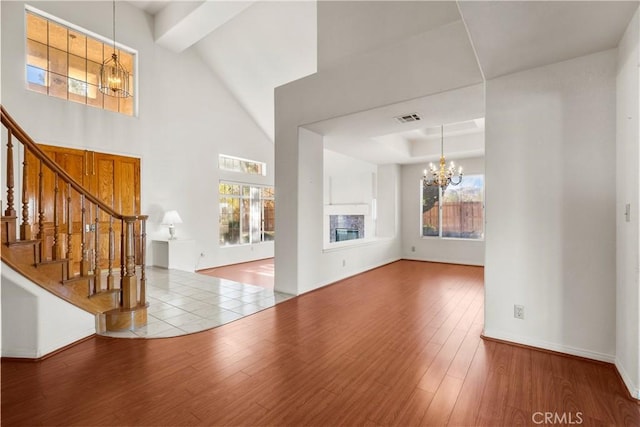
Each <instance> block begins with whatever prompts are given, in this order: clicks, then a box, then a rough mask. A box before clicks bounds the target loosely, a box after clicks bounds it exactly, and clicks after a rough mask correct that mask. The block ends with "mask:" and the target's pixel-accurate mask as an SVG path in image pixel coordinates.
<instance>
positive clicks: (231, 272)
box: [198, 258, 275, 290]
mask: <svg viewBox="0 0 640 427" xmlns="http://www.w3.org/2000/svg"><path fill="white" fill-rule="evenodd" d="M198 273H200V274H206V275H207V276H212V277H219V278H222V279H227V280H233V281H234V282H240V283H244V284H247V285H254V286H261V287H263V288H265V289H271V290H273V284H274V274H275V270H274V267H273V258H267V259H261V260H258V261H251V262H243V263H240V264H232V265H225V266H223V267H215V268H208V269H206V270H200V271H198Z"/></svg>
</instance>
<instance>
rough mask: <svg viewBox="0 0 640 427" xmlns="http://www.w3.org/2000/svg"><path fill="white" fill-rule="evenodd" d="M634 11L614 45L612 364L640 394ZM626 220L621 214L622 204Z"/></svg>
mask: <svg viewBox="0 0 640 427" xmlns="http://www.w3.org/2000/svg"><path fill="white" fill-rule="evenodd" d="M638 15H639V12H638V11H637V10H636V13H635V15H634V17H633V19H632V20H631V22H630V23H629V27H628V28H627V31H626V33H625V35H624V37H623V39H622V40H621V42H620V45H619V46H618V76H617V95H618V96H617V105H616V111H617V137H616V141H617V144H616V153H617V156H616V170H617V177H616V189H617V193H616V239H617V242H616V243H617V244H616V261H617V265H616V267H617V268H616V271H617V284H616V289H617V292H616V338H617V339H616V366H617V368H618V371H619V372H620V375H621V376H622V378H623V379H624V381H625V383H626V385H627V387H628V388H629V391H630V392H631V393H632V395H633V396H634V397H636V398H640V367H639V364H640V337H639V334H640V331H639V328H640V317H639V315H638V312H639V310H640V304H639V299H640V292H639V286H640V284H639V283H638V279H639V276H640V264H639V262H640V253H639V250H638V249H639V248H640V238H639V236H638V224H639V223H640V215H639V214H640V211H639V210H638V209H640V206H639V204H638V193H639V191H640V185H639V176H638V174H639V170H640V168H639V157H640V150H639V148H638V144H639V141H640V119H639V115H640V108H639V106H638V104H639V103H640V84H639V83H640V82H639V81H640V73H639V72H638V66H639V65H640V52H639V50H640V18H639V16H638ZM627 204H629V205H630V207H631V220H630V222H627V221H626V220H625V205H627Z"/></svg>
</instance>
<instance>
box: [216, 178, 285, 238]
mask: <svg viewBox="0 0 640 427" xmlns="http://www.w3.org/2000/svg"><path fill="white" fill-rule="evenodd" d="M218 188H219V190H218V192H219V197H220V199H219V200H220V220H219V230H220V246H228V245H242V244H250V243H259V242H267V241H270V240H273V239H274V237H275V194H274V190H273V187H261V186H256V185H251V184H237V183H231V182H222V181H221V182H220V184H219V186H218Z"/></svg>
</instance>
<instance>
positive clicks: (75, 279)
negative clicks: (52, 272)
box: [62, 274, 96, 285]
mask: <svg viewBox="0 0 640 427" xmlns="http://www.w3.org/2000/svg"><path fill="white" fill-rule="evenodd" d="M95 278H96V276H95V275H94V274H87V275H86V276H73V277H69V278H68V279H65V280H63V281H62V284H63V285H72V284H74V283H82V282H84V281H85V280H94V279H95Z"/></svg>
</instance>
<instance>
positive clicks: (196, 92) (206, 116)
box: [0, 1, 274, 268]
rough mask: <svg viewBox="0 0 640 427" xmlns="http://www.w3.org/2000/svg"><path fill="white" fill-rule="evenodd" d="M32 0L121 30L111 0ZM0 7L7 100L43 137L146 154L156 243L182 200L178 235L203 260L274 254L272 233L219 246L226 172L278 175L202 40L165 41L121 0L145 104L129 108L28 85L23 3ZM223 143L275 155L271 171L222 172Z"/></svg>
mask: <svg viewBox="0 0 640 427" xmlns="http://www.w3.org/2000/svg"><path fill="white" fill-rule="evenodd" d="M29 4H30V5H32V6H34V7H36V8H38V9H40V10H43V11H45V12H47V13H50V14H52V15H54V16H57V17H59V18H62V19H64V20H66V21H69V22H72V23H74V24H76V25H79V26H81V27H83V28H86V29H88V30H90V31H93V32H95V33H98V34H102V35H105V36H108V35H109V34H111V32H112V21H111V19H104V17H105V16H109V17H110V16H111V7H112V4H111V2H94V1H90V2H58V1H51V2H33V3H29ZM0 7H1V8H2V26H1V27H2V30H1V31H2V90H3V94H2V102H3V105H4V106H5V107H6V108H7V110H8V112H9V114H11V115H12V116H13V117H14V118H15V119H16V120H17V121H18V123H19V124H20V125H21V126H22V127H23V128H24V129H25V130H26V131H27V133H29V135H31V136H32V137H33V138H34V139H35V140H36V141H38V142H42V143H47V144H51V145H59V146H69V147H75V148H87V149H90V150H97V151H105V152H110V153H117V154H123V155H129V156H134V157H140V158H141V159H142V161H141V169H142V171H141V173H142V177H141V181H142V184H141V192H142V209H141V211H142V213H143V214H148V215H149V223H148V227H147V231H148V233H149V236H148V241H149V245H150V244H151V240H152V239H153V238H154V237H156V238H164V237H165V236H166V235H167V228H166V226H161V225H160V224H159V223H160V221H161V219H162V215H163V212H164V211H166V210H170V209H176V210H178V212H179V213H180V215H181V217H182V220H183V221H184V223H183V224H180V225H178V226H177V227H176V231H177V235H178V236H179V237H182V238H191V239H194V240H195V242H196V253H195V255H194V260H193V262H194V265H196V266H197V268H206V267H213V266H218V265H223V264H229V263H232V262H240V261H247V260H251V259H258V258H265V257H270V256H273V243H265V244H258V245H247V246H242V247H237V248H232V249H229V248H220V247H219V246H218V238H219V236H218V197H217V185H218V181H219V179H229V180H234V181H247V182H251V183H259V184H265V185H273V177H274V172H273V171H274V168H273V145H272V143H271V142H270V141H269V139H268V138H267V137H266V136H265V134H264V132H262V130H261V129H260V128H259V127H258V126H257V125H256V124H255V122H254V121H253V120H252V119H250V117H249V116H248V114H247V113H246V111H245V110H244V109H243V108H242V107H241V106H240V105H239V104H238V103H237V102H236V100H235V99H234V98H233V96H232V95H231V94H230V93H229V92H228V90H227V89H226V88H225V86H224V85H223V84H222V83H221V82H220V81H219V80H218V79H217V78H216V77H215V75H213V74H212V73H211V71H210V70H209V69H208V67H207V66H206V64H205V63H204V62H203V61H202V60H201V59H200V57H199V56H198V55H197V53H196V52H195V50H193V49H188V50H186V51H184V52H183V53H181V54H175V53H172V52H170V51H168V50H166V49H164V48H162V47H159V46H158V45H156V44H155V43H154V40H153V28H152V27H153V25H152V21H153V20H152V18H151V17H150V16H148V15H147V14H145V13H144V12H143V11H141V10H139V9H138V8H136V7H133V6H131V5H130V4H129V3H127V2H118V5H117V16H118V17H117V22H116V25H117V41H118V42H120V43H122V44H124V45H126V46H129V47H131V48H134V49H136V50H137V51H138V71H139V73H138V80H139V85H138V95H139V100H138V102H139V114H138V116H137V117H127V116H124V115H121V114H116V113H111V112H107V111H103V110H99V109H95V108H92V107H88V106H85V105H80V104H76V103H72V102H67V101H63V100H59V99H55V98H52V97H47V96H44V95H41V94H38V93H35V92H30V91H28V90H27V89H25V77H24V76H25V71H24V58H25V52H24V49H25V43H23V42H22V41H21V40H23V39H24V34H25V30H24V3H23V2H18V1H16V2H2V3H1V5H0ZM220 153H222V154H227V155H231V156H236V157H242V158H248V159H252V160H257V161H262V162H266V163H267V172H268V173H267V176H266V177H252V178H246V177H245V176H244V175H241V174H221V173H219V171H218V167H217V165H218V154H220ZM200 253H204V254H205V256H204V257H202V258H200V257H199V254H200ZM147 254H149V255H150V256H151V255H152V251H150V250H148V251H147ZM148 263H149V264H151V263H153V259H152V258H151V257H150V258H149V259H148Z"/></svg>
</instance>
